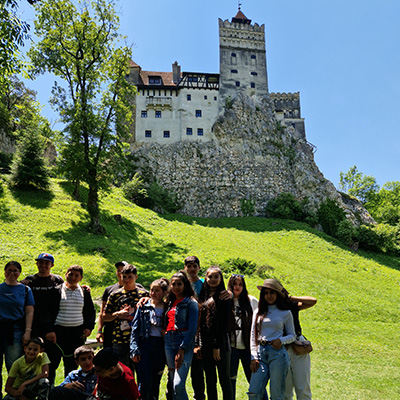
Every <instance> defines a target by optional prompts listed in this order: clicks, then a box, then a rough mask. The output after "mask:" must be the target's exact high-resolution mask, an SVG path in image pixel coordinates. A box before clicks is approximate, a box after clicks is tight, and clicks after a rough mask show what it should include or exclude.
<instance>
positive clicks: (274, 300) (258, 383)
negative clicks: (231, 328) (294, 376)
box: [248, 279, 296, 400]
mask: <svg viewBox="0 0 400 400" xmlns="http://www.w3.org/2000/svg"><path fill="white" fill-rule="evenodd" d="M257 289H259V290H260V299H259V302H258V309H257V311H256V312H254V315H253V321H252V326H251V336H250V346H251V364H250V369H251V371H252V375H251V380H250V387H249V391H248V396H249V399H257V400H261V399H262V398H263V397H264V393H265V387H266V386H267V383H268V380H270V399H271V400H282V399H283V397H284V393H285V383H286V375H287V373H288V369H289V363H290V361H289V356H288V353H287V351H286V348H285V346H284V345H285V344H289V343H292V342H293V341H294V340H295V338H296V334H295V330H294V324H293V317H292V313H291V312H290V311H289V310H288V309H287V308H286V307H285V303H284V293H283V286H282V285H281V284H280V283H279V281H277V280H276V279H266V280H265V281H264V282H263V284H262V285H261V286H257Z"/></svg>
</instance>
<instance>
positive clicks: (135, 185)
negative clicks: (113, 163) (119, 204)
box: [121, 173, 147, 204]
mask: <svg viewBox="0 0 400 400" xmlns="http://www.w3.org/2000/svg"><path fill="white" fill-rule="evenodd" d="M121 189H122V192H123V193H124V196H125V197H126V198H127V199H128V200H130V201H132V202H133V203H135V204H140V203H143V202H144V200H145V199H146V198H147V190H146V188H145V186H144V182H143V179H142V177H141V176H140V175H139V174H138V173H135V175H134V176H133V178H132V179H131V180H130V181H128V182H125V183H124V184H123V185H122V188H121Z"/></svg>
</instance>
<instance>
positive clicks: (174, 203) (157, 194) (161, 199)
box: [138, 181, 180, 213]
mask: <svg viewBox="0 0 400 400" xmlns="http://www.w3.org/2000/svg"><path fill="white" fill-rule="evenodd" d="M146 189H147V197H146V198H144V199H141V200H140V201H139V202H138V205H139V206H141V207H146V208H150V209H152V210H154V211H157V212H160V213H175V212H176V211H177V210H179V208H180V205H179V203H178V200H177V197H176V194H175V193H172V192H170V191H168V190H167V189H165V188H163V187H162V186H161V185H160V184H158V183H157V182H155V181H154V182H151V183H150V185H149V186H148V187H147V188H146Z"/></svg>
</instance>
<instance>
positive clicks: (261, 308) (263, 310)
mask: <svg viewBox="0 0 400 400" xmlns="http://www.w3.org/2000/svg"><path fill="white" fill-rule="evenodd" d="M266 289H267V288H262V289H261V290H260V298H259V300H258V310H257V316H256V320H255V324H256V326H255V328H256V330H255V335H254V337H255V341H256V344H257V340H258V334H259V332H260V328H261V323H262V320H263V319H264V316H265V315H267V314H268V303H267V301H266V300H265V295H264V294H265V290H266ZM274 292H276V302H275V305H276V307H277V308H278V309H279V310H288V307H287V305H286V304H285V300H284V298H283V296H281V295H280V294H279V293H278V292H277V291H276V290H274Z"/></svg>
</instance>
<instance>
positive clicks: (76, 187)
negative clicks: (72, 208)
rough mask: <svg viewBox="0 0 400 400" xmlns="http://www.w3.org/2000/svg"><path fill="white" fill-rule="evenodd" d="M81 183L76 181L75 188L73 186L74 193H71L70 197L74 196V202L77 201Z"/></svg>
mask: <svg viewBox="0 0 400 400" xmlns="http://www.w3.org/2000/svg"><path fill="white" fill-rule="evenodd" d="M80 184H81V181H80V180H79V179H77V180H76V181H75V186H74V191H73V193H72V196H74V199H75V200H79V187H80Z"/></svg>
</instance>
